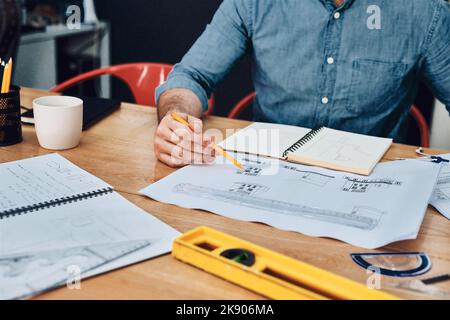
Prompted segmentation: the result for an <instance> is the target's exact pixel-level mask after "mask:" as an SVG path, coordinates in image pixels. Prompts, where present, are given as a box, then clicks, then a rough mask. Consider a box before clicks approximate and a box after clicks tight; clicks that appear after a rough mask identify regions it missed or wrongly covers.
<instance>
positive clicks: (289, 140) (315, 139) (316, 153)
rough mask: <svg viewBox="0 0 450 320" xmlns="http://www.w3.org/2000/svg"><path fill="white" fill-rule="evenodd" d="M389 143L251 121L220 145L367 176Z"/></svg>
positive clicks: (358, 135)
mask: <svg viewBox="0 0 450 320" xmlns="http://www.w3.org/2000/svg"><path fill="white" fill-rule="evenodd" d="M391 145H392V139H387V138H378V137H371V136H366V135H361V134H355V133H350V132H345V131H339V130H334V129H329V128H325V127H322V128H319V129H314V130H311V129H306V128H302V127H294V126H287V125H278V124H268V123H254V124H252V125H250V126H248V127H247V128H245V129H243V130H240V131H239V132H237V133H236V134H234V135H232V136H231V137H229V138H228V139H226V140H225V141H223V142H222V143H221V144H220V146H221V147H222V148H224V149H225V150H227V151H231V152H242V153H248V154H254V155H260V156H267V157H272V158H278V159H282V160H287V161H291V162H296V163H301V164H307V165H313V166H318V167H324V168H328V169H333V170H338V171H347V172H351V173H356V174H361V175H369V174H370V173H371V172H372V170H373V168H374V167H375V166H376V164H377V163H378V162H379V161H380V160H381V158H382V157H383V155H384V154H385V153H386V151H387V150H388V149H389V148H390V146H391Z"/></svg>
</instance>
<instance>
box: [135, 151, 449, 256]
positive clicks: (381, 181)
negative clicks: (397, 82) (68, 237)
mask: <svg viewBox="0 0 450 320" xmlns="http://www.w3.org/2000/svg"><path fill="white" fill-rule="evenodd" d="M237 158H238V160H239V161H240V162H241V163H242V164H243V166H244V167H245V169H244V170H243V171H240V170H238V169H236V168H234V167H233V166H232V165H230V164H227V163H226V162H224V161H223V159H222V158H218V159H217V162H216V164H215V165H212V166H189V167H186V168H183V169H181V170H178V171H177V172H175V173H174V174H172V175H170V176H168V177H167V178H165V179H163V180H161V181H159V182H157V183H155V184H152V185H151V186H149V187H148V188H145V189H143V190H141V193H143V194H144V195H147V196H149V197H151V198H153V199H155V200H157V201H161V202H166V203H171V204H175V205H179V206H182V207H186V208H194V209H202V210H208V211H211V212H213V213H216V214H219V215H223V216H226V217H229V218H233V219H238V220H244V221H255V222H262V223H266V224H268V225H271V226H274V227H277V228H280V229H283V230H288V231H296V232H301V233H304V234H306V235H309V236H317V237H330V238H335V239H339V240H342V241H345V242H348V243H350V244H353V245H355V246H359V247H364V248H370V249H371V248H378V247H381V246H384V245H386V244H388V243H391V242H395V241H399V240H405V239H414V238H416V237H417V234H418V232H419V229H420V226H421V223H422V220H423V217H424V214H425V212H426V208H427V205H428V202H429V200H430V197H431V195H432V192H433V189H434V186H435V184H436V181H437V177H438V175H439V172H440V169H441V166H440V165H438V164H434V163H430V162H427V161H417V160H406V161H395V162H389V163H382V164H379V165H378V166H377V167H376V169H375V170H374V172H373V173H372V174H371V175H370V176H360V175H353V174H348V173H343V172H336V171H331V170H327V169H322V168H316V167H311V166H304V165H300V164H293V163H288V162H285V161H280V160H275V159H271V158H263V157H256V156H251V155H244V154H238V156H237Z"/></svg>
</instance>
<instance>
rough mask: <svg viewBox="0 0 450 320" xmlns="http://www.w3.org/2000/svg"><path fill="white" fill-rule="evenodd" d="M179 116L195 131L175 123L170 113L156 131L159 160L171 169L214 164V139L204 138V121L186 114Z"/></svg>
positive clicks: (156, 150)
mask: <svg viewBox="0 0 450 320" xmlns="http://www.w3.org/2000/svg"><path fill="white" fill-rule="evenodd" d="M178 115H179V116H180V117H182V118H183V119H185V120H186V121H187V122H189V124H190V127H192V128H193V129H194V130H192V129H191V128H188V127H186V126H185V125H184V124H181V123H179V122H178V121H175V120H174V119H173V118H172V116H171V115H170V112H168V113H167V114H166V116H165V117H164V118H162V119H161V122H160V124H159V126H158V129H157V131H156V136H155V153H156V156H157V158H158V159H159V160H160V161H162V162H164V163H165V164H167V165H168V166H170V167H181V166H185V165H188V164H205V163H208V164H209V163H212V162H214V159H215V152H214V149H212V147H211V144H212V143H213V142H214V141H213V140H214V139H213V137H210V138H208V137H204V136H203V123H202V121H201V120H200V119H198V118H195V117H193V116H191V115H188V114H185V113H178Z"/></svg>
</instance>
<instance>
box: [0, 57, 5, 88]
mask: <svg viewBox="0 0 450 320" xmlns="http://www.w3.org/2000/svg"><path fill="white" fill-rule="evenodd" d="M1 69H2V82H1V90H0V93H2V94H3V93H4V89H5V84H6V65H5V61H1Z"/></svg>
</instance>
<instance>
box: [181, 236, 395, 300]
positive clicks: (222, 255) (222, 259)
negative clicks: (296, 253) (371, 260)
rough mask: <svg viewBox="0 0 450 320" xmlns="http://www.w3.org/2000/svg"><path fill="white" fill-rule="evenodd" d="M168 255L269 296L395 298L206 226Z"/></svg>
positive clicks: (292, 297) (291, 297)
mask: <svg viewBox="0 0 450 320" xmlns="http://www.w3.org/2000/svg"><path fill="white" fill-rule="evenodd" d="M172 255H173V256H174V257H175V258H177V259H179V260H181V261H183V262H186V263H189V264H191V265H193V266H196V267H198V268H200V269H203V270H205V271H207V272H209V273H212V274H214V275H216V276H218V277H221V278H223V279H225V280H228V281H230V282H232V283H235V284H237V285H239V286H242V287H244V288H247V289H250V290H252V291H254V292H256V293H259V294H261V295H263V296H265V297H268V298H272V299H302V300H310V299H320V300H322V299H355V300H357V299H359V300H369V299H370V300H373V299H376V300H391V299H397V298H396V297H395V296H392V295H390V294H387V293H385V292H382V291H379V290H374V289H369V288H367V287H365V286H364V285H362V284H359V283H357V282H355V281H352V280H349V279H346V278H343V277H341V276H338V275H336V274H333V273H331V272H328V271H325V270H322V269H319V268H317V267H314V266H312V265H309V264H307V263H303V262H300V261H298V260H295V259H292V258H289V257H286V256H284V255H282V254H279V253H276V252H274V251H271V250H268V249H265V248H263V247H260V246H257V245H254V244H252V243H250V242H247V241H243V240H241V239H238V238H235V237H232V236H230V235H227V234H224V233H222V232H219V231H217V230H214V229H211V228H207V227H199V228H196V229H194V230H192V231H189V232H188V233H186V234H184V235H182V236H180V237H179V238H177V239H175V241H174V243H173V250H172Z"/></svg>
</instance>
